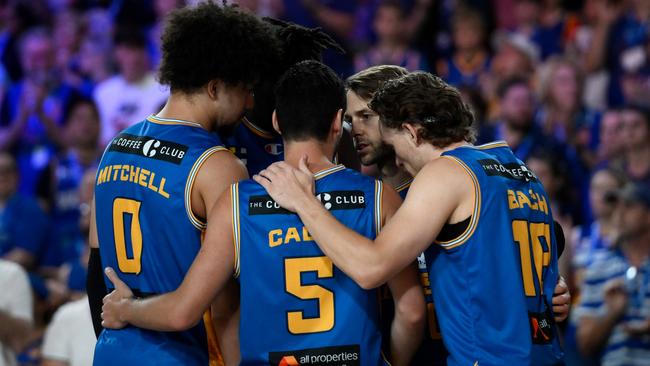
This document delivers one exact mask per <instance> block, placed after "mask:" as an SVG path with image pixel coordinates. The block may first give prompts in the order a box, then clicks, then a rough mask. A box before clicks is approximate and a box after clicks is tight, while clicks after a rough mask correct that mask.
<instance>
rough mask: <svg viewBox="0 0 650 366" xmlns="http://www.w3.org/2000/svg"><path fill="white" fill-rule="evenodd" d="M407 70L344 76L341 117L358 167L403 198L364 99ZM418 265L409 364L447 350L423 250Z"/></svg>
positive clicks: (401, 181) (399, 172) (438, 357)
mask: <svg viewBox="0 0 650 366" xmlns="http://www.w3.org/2000/svg"><path fill="white" fill-rule="evenodd" d="M407 73H408V71H407V70H406V69H404V68H402V67H400V66H394V65H379V66H373V67H370V68H368V69H365V70H362V71H360V72H358V73H356V74H354V75H352V76H350V77H349V78H348V79H347V80H346V87H347V109H346V113H345V119H346V120H347V121H348V122H349V123H351V125H352V137H353V138H354V139H355V145H356V147H357V152H358V154H359V159H360V160H361V164H362V167H363V168H362V171H364V170H369V167H371V166H375V167H376V172H377V177H378V178H380V179H381V180H382V181H383V182H384V183H388V184H390V185H391V186H392V187H395V190H396V191H397V192H398V193H399V195H400V196H401V197H402V199H404V198H406V193H407V192H408V188H409V187H410V185H411V182H412V181H413V178H412V176H411V175H410V174H408V173H407V172H406V171H405V170H404V169H402V168H401V167H398V166H397V165H396V164H395V152H394V151H393V149H392V148H390V146H387V145H386V144H384V143H383V141H382V140H381V132H380V130H379V123H380V122H379V116H378V115H377V114H376V113H375V112H374V111H372V110H371V109H370V107H368V103H370V101H371V100H372V97H373V95H374V94H375V92H377V90H379V89H380V88H381V86H382V85H383V84H384V83H386V82H388V81H390V80H393V79H396V78H398V77H400V76H404V75H406V74H407ZM364 168H365V169H364ZM556 234H557V233H556ZM418 267H419V269H420V281H421V282H422V286H423V289H424V293H425V297H426V301H427V320H428V322H427V325H428V329H427V331H426V332H425V337H424V341H423V342H422V345H421V346H420V349H419V350H418V352H417V353H416V355H415V357H414V359H413V362H412V364H413V365H425V364H426V365H431V364H435V365H444V364H445V362H446V361H445V359H446V356H447V351H446V349H445V348H444V345H443V344H442V341H441V334H440V330H439V327H438V322H437V319H436V314H435V310H434V306H433V300H432V297H431V288H430V286H429V274H428V272H427V269H426V260H425V258H424V253H423V254H421V255H420V256H419V257H418ZM382 289H383V287H382ZM568 291H569V290H568V287H567V285H566V282H565V281H564V279H562V278H560V281H559V282H558V284H557V286H556V288H555V294H554V296H553V310H554V314H555V321H556V322H560V321H563V320H564V319H566V318H567V316H568V314H569V303H570V299H571V297H570V295H569V292H568ZM384 313H389V315H390V302H387V303H386V304H385V305H384V306H383V310H382V315H384ZM382 318H383V317H382ZM388 318H389V320H390V319H392V316H388ZM385 329H390V328H387V327H385V326H384V327H383V331H384V334H385V333H386V332H385Z"/></svg>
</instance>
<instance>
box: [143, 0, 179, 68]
mask: <svg viewBox="0 0 650 366" xmlns="http://www.w3.org/2000/svg"><path fill="white" fill-rule="evenodd" d="M183 5H185V0H154V1H153V9H154V11H155V13H156V22H155V23H154V25H153V26H151V28H149V29H148V30H147V52H148V53H149V59H150V60H151V66H152V68H153V69H157V68H158V64H159V63H160V59H161V58H162V53H161V50H160V45H161V44H162V42H161V39H160V37H161V36H162V31H163V25H164V20H165V17H166V16H167V14H169V13H170V12H171V11H172V10H174V9H177V8H180V7H182V6H183Z"/></svg>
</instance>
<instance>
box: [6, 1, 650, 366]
mask: <svg viewBox="0 0 650 366" xmlns="http://www.w3.org/2000/svg"><path fill="white" fill-rule="evenodd" d="M195 2H196V0H194V1H187V2H186V1H181V0H115V1H109V0H0V258H2V259H0V365H13V364H14V363H15V362H18V364H21V365H40V364H43V365H86V364H90V363H91V360H92V350H93V347H94V339H95V338H94V334H93V332H92V327H91V323H90V316H89V315H88V314H87V313H88V309H87V305H86V300H85V298H84V296H85V288H84V286H85V271H86V269H85V266H86V262H87V257H86V256H87V244H86V236H87V233H88V221H89V217H88V213H89V210H88V207H89V206H88V204H89V201H90V199H91V198H92V188H93V179H94V174H95V170H94V169H95V167H96V165H97V163H98V160H99V158H100V156H101V152H102V150H103V147H104V146H105V145H106V144H107V143H108V141H110V139H111V138H112V137H113V136H114V135H115V134H116V133H117V132H118V131H120V130H121V129H123V128H125V127H127V126H129V125H130V124H133V123H136V122H138V121H140V120H142V119H144V118H145V117H146V116H147V115H149V114H151V113H155V112H157V111H158V110H159V109H160V108H161V106H162V105H163V103H164V101H165V99H166V97H167V94H168V90H166V89H165V88H164V87H162V86H160V85H159V84H158V83H157V81H156V72H155V70H156V68H157V65H158V63H159V61H160V49H159V48H160V47H159V46H160V35H161V29H162V27H163V18H164V17H165V15H166V14H167V13H169V12H170V11H171V10H173V9H175V8H176V7H180V6H184V5H186V4H192V3H195ZM229 2H231V3H232V2H233V1H229ZM234 2H235V3H238V4H239V6H240V7H242V8H244V9H247V10H249V11H251V12H253V13H256V14H258V15H260V16H272V17H276V18H282V19H285V20H289V21H292V22H296V23H299V24H302V25H304V26H307V27H317V26H318V27H322V28H323V29H324V30H326V31H327V32H328V33H330V34H331V35H333V36H334V37H335V38H336V39H337V41H338V42H340V44H341V45H343V47H344V48H345V49H346V51H347V52H346V54H338V53H326V55H325V60H324V61H325V63H327V64H328V65H329V66H331V67H332V68H333V69H335V70H336V71H337V72H338V73H339V74H340V75H341V76H342V77H344V78H345V77H348V76H350V75H352V74H353V73H355V72H357V71H360V70H362V69H364V68H367V67H369V66H372V65H378V64H395V65H401V66H404V67H406V68H407V69H409V70H426V71H430V72H432V73H435V74H437V75H439V76H440V77H442V78H443V79H444V80H446V81H447V82H448V83H450V84H451V85H454V86H456V87H457V88H459V90H460V91H461V93H462V95H463V96H464V98H465V100H466V102H467V103H469V104H470V105H471V106H472V108H473V110H474V113H475V115H476V117H477V122H476V128H477V130H478V131H479V133H478V140H479V143H481V142H489V141H492V140H500V139H502V140H505V141H507V142H508V143H509V145H510V146H511V147H512V149H513V150H514V151H515V154H516V155H517V156H518V157H519V158H520V159H522V160H524V161H525V162H527V163H528V165H529V167H530V169H532V170H533V171H534V172H535V173H536V174H537V175H538V176H539V177H540V179H541V180H542V182H543V184H544V187H545V188H546V190H547V192H548V194H549V197H550V199H551V202H550V206H551V208H552V210H553V213H554V216H555V218H556V219H557V220H558V221H559V222H560V223H561V224H562V226H563V228H564V231H565V233H566V236H567V249H566V251H565V254H564V255H563V257H562V260H561V262H562V263H561V267H562V268H561V272H562V274H563V275H564V276H565V277H566V278H567V282H568V283H569V285H570V288H571V291H572V295H573V302H574V305H573V310H572V313H571V316H570V318H569V320H568V321H567V322H564V323H563V324H561V327H562V329H563V335H564V344H565V348H566V351H567V363H568V364H569V365H598V364H600V363H603V364H607V365H619V364H620V365H650V266H649V265H648V254H650V194H649V193H648V192H650V1H648V0H582V1H580V0H576V1H561V0H465V1H461V0H383V1H382V0H358V1H353V0H241V1H234ZM630 184H633V188H634V189H633V190H632V191H630V190H629V189H628V190H627V191H626V192H627V193H625V194H622V193H620V192H621V189H622V188H623V187H624V186H627V187H629V185H630ZM630 192H632V193H630ZM635 210H636V211H635ZM637 211H638V214H631V212H632V213H637ZM628 242H633V243H634V244H629V245H631V246H632V247H633V248H637V249H635V250H634V251H633V252H634V253H633V254H629V253H627V252H626V253H625V254H620V255H619V254H616V253H619V252H617V251H618V250H619V249H618V248H619V246H620V244H621V243H628ZM644 243H645V244H644ZM644 245H645V246H644ZM608 260H609V261H610V262H607V261H608ZM614 260H617V261H618V262H616V261H614ZM603 261H605V262H604V263H608V264H607V265H605V267H602V263H603ZM599 266H601V267H599ZM602 268H605V269H608V268H616V270H612V271H613V272H612V271H610V272H611V273H609V272H608V274H607V275H606V278H605V277H602V276H605V275H603V270H602ZM631 268H634V273H633V274H634V275H631V274H630V272H631ZM605 272H607V270H605ZM599 276H601V277H599ZM617 276H618V277H621V278H623V279H625V280H626V281H627V283H628V285H627V286H626V290H625V291H622V293H614V292H612V291H610V290H609V289H608V288H606V287H605V286H603V285H604V283H605V282H606V281H605V280H609V279H612V278H615V277H617ZM583 295H584V296H583ZM620 304H623V305H620ZM621 306H622V309H623V310H620V309H619V308H621ZM612 309H616V310H618V311H619V312H621V311H622V313H621V314H618V313H616V312H615V311H613V310H612ZM612 312H614V313H616V314H618V315H620V316H618V317H617V318H616V319H615V320H614V322H613V324H612V326H611V327H610V328H608V329H605V331H603V332H604V333H603V334H601V335H600V338H597V339H596V338H593V337H592V336H593V334H592V333H594V332H593V329H594V328H590V327H591V326H592V324H591V323H590V322H589V320H590V319H591V320H593V319H598V316H605V315H607V314H610V313H612ZM583 318H584V319H587V320H585V321H583ZM630 321H637V322H639V323H638V324H640V325H639V327H640V330H639V329H637V331H636V332H632V331H630V330H629V329H628V327H627V326H626V324H630V323H629V322H630ZM644 322H647V328H648V329H644V328H643V325H644V324H645V323H644ZM629 354H632V356H629ZM14 359H16V360H17V361H15V360H14Z"/></svg>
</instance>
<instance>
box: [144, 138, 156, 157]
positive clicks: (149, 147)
mask: <svg viewBox="0 0 650 366" xmlns="http://www.w3.org/2000/svg"><path fill="white" fill-rule="evenodd" d="M159 147H160V141H158V140H149V141H147V142H145V143H144V146H142V154H143V155H144V156H148V157H150V158H152V157H154V156H155V155H156V152H157V151H156V148H159Z"/></svg>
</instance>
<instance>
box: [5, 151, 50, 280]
mask: <svg viewBox="0 0 650 366" xmlns="http://www.w3.org/2000/svg"><path fill="white" fill-rule="evenodd" d="M17 189H18V171H17V168H16V162H15V160H14V158H13V156H12V155H11V154H9V153H7V152H0V258H3V259H5V260H9V261H12V262H15V263H18V264H20V265H21V266H23V267H24V268H25V269H26V270H31V269H33V268H35V266H36V265H37V264H38V260H39V258H40V256H41V255H42V253H43V252H44V251H45V250H46V240H47V239H48V229H49V227H48V219H47V216H46V215H45V213H44V212H43V211H42V210H41V208H40V207H39V205H38V203H37V202H36V200H35V199H33V198H32V197H29V196H25V195H23V194H21V193H18V192H17Z"/></svg>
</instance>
